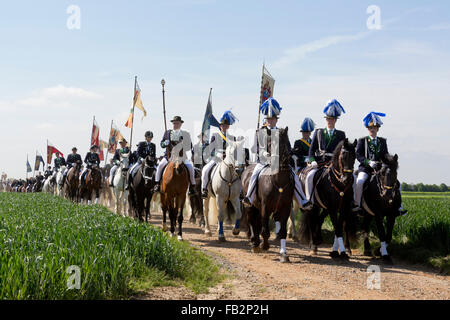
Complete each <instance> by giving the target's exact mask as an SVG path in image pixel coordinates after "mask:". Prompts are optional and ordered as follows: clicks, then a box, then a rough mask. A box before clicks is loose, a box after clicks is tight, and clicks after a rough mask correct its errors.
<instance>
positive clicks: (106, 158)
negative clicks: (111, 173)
mask: <svg viewBox="0 0 450 320" xmlns="http://www.w3.org/2000/svg"><path fill="white" fill-rule="evenodd" d="M113 121H114V120H111V128H110V129H109V140H108V149H106V157H105V166H106V161H107V160H108V153H109V152H108V151H109V142H110V141H111V130H112V126H113Z"/></svg>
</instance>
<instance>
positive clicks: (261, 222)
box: [242, 127, 295, 263]
mask: <svg viewBox="0 0 450 320" xmlns="http://www.w3.org/2000/svg"><path fill="white" fill-rule="evenodd" d="M289 146H290V142H289V137H288V128H287V127H286V128H285V129H280V136H279V159H280V161H279V170H278V172H276V173H271V174H267V175H265V174H261V176H260V178H259V180H258V184H257V190H256V200H255V202H254V205H252V206H251V207H250V208H246V209H245V213H244V216H246V219H247V223H248V226H249V234H250V235H251V238H250V241H251V243H252V247H253V252H255V253H257V252H260V251H261V249H263V250H264V251H266V250H269V247H270V245H269V237H270V228H269V219H270V217H271V216H272V217H273V219H274V220H275V223H276V225H277V228H278V227H279V228H280V230H279V232H278V237H279V239H280V243H281V251H280V262H283V263H285V262H289V258H288V256H287V254H286V235H287V221H288V218H289V216H290V213H291V208H292V199H293V197H294V184H295V182H294V178H293V172H292V169H291V167H290V166H289V161H290V152H289ZM253 169H254V165H251V166H249V167H247V168H246V169H245V170H244V172H243V173H242V189H243V191H244V193H247V189H248V186H249V181H250V177H251V174H252V172H253ZM260 234H261V235H262V237H263V243H262V245H261V249H260V247H259V245H260V243H261V241H260V238H259V236H260Z"/></svg>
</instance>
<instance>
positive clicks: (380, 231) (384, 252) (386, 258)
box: [375, 214, 392, 264]
mask: <svg viewBox="0 0 450 320" xmlns="http://www.w3.org/2000/svg"><path fill="white" fill-rule="evenodd" d="M375 222H376V224H377V230H378V236H379V237H380V242H381V248H380V253H381V259H382V260H383V262H384V263H387V264H392V259H391V257H390V256H389V254H388V252H387V243H386V232H385V229H384V224H383V216H382V215H381V214H377V215H376V216H375Z"/></svg>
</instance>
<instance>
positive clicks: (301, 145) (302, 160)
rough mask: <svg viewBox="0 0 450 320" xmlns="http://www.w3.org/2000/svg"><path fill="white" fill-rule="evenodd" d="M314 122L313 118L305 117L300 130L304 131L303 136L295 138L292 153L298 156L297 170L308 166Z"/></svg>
mask: <svg viewBox="0 0 450 320" xmlns="http://www.w3.org/2000/svg"><path fill="white" fill-rule="evenodd" d="M314 126H315V125H314V122H313V121H312V119H311V118H305V120H303V123H302V125H301V130H300V132H301V133H302V138H301V139H298V140H295V142H294V148H293V149H292V154H293V155H295V156H296V157H297V163H296V164H295V165H296V166H297V172H296V173H298V172H299V171H300V170H302V169H303V168H304V167H306V160H307V159H308V158H309V147H310V146H311V142H312V139H311V132H312V131H314Z"/></svg>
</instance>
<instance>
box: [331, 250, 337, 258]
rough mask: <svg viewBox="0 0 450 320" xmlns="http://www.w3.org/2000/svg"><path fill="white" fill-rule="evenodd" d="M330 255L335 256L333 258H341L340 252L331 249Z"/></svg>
mask: <svg viewBox="0 0 450 320" xmlns="http://www.w3.org/2000/svg"><path fill="white" fill-rule="evenodd" d="M330 257H331V258H333V259H336V258H339V252H337V251H331V252H330Z"/></svg>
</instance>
